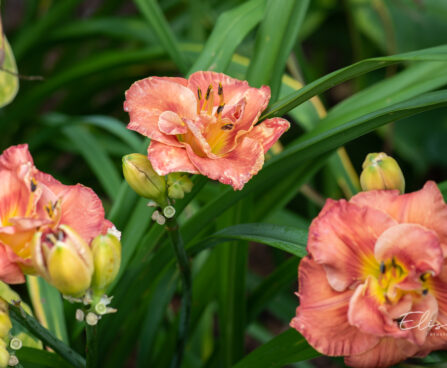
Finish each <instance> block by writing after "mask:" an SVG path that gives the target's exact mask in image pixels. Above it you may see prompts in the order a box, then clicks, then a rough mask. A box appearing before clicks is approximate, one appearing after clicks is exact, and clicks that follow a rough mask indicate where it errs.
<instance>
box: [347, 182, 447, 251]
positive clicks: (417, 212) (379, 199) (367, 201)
mask: <svg viewBox="0 0 447 368" xmlns="http://www.w3.org/2000/svg"><path fill="white" fill-rule="evenodd" d="M350 202H352V203H356V204H358V205H360V206H369V207H374V208H376V209H379V210H381V211H383V212H386V213H388V214H389V215H390V216H391V217H393V218H394V219H396V220H397V221H398V222H400V223H412V224H419V225H422V226H425V227H426V228H428V229H431V230H434V231H436V233H437V234H438V236H439V239H440V241H441V246H442V248H443V252H444V255H446V252H447V226H445V224H446V223H447V205H446V204H445V202H444V198H443V196H442V194H441V192H440V191H439V189H438V187H437V185H436V183H434V182H433V181H428V182H427V183H426V184H425V185H424V187H423V188H422V189H421V190H418V191H416V192H413V193H408V194H402V195H399V192H398V191H397V190H392V191H388V190H380V191H374V190H373V191H368V192H362V193H359V194H357V195H355V196H354V197H352V198H351V200H350Z"/></svg>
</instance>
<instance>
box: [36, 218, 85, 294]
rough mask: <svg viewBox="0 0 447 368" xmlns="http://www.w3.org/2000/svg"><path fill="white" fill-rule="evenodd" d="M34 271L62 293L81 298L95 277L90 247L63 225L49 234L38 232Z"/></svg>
mask: <svg viewBox="0 0 447 368" xmlns="http://www.w3.org/2000/svg"><path fill="white" fill-rule="evenodd" d="M31 252H32V261H33V264H34V267H35V269H36V270H37V271H38V272H39V274H40V275H41V276H42V277H43V278H45V279H46V280H47V281H48V282H49V283H50V284H52V285H53V286H54V287H55V288H56V289H58V290H59V291H60V292H61V293H62V294H65V295H70V296H75V297H76V296H81V295H83V294H84V293H85V291H86V290H87V289H88V288H89V286H90V282H91V279H92V274H93V255H92V252H91V250H90V247H89V246H88V245H87V243H86V242H85V241H84V239H82V238H81V237H80V236H79V235H78V234H77V233H76V232H75V231H74V230H73V229H72V228H70V227H69V226H66V225H61V226H59V228H58V229H57V230H56V231H54V232H50V233H42V232H37V233H36V234H35V235H34V237H33V240H32V245H31Z"/></svg>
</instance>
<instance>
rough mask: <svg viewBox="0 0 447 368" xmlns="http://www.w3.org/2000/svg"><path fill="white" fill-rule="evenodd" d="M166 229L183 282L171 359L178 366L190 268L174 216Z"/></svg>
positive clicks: (185, 323) (185, 324)
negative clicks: (175, 347) (175, 339)
mask: <svg viewBox="0 0 447 368" xmlns="http://www.w3.org/2000/svg"><path fill="white" fill-rule="evenodd" d="M167 230H168V234H169V239H170V241H171V244H172V247H173V248H174V252H175V256H176V258H177V263H178V266H179V270H180V276H181V278H182V284H183V296H182V306H181V309H180V319H179V328H178V334H177V349H176V353H175V355H174V357H173V359H172V361H171V368H179V367H180V366H181V363H182V358H183V351H184V349H185V344H186V338H187V335H188V324H189V316H190V311H191V290H192V286H191V284H192V282H191V270H190V266H189V260H188V256H187V255H186V251H185V247H184V244H183V239H182V236H181V234H180V231H179V227H178V223H177V220H176V219H175V217H173V218H171V219H168V221H167Z"/></svg>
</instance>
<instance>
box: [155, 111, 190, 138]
mask: <svg viewBox="0 0 447 368" xmlns="http://www.w3.org/2000/svg"><path fill="white" fill-rule="evenodd" d="M158 127H159V128H160V131H161V132H162V133H164V134H168V135H176V134H185V133H186V132H187V131H188V128H187V126H186V124H185V123H184V122H183V121H182V118H181V117H180V116H178V114H176V113H175V112H172V111H164V112H163V113H161V114H160V117H159V119H158Z"/></svg>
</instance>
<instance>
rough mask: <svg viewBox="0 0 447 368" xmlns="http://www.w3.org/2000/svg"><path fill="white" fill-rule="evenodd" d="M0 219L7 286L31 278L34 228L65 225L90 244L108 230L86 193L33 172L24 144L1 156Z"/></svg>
mask: <svg viewBox="0 0 447 368" xmlns="http://www.w3.org/2000/svg"><path fill="white" fill-rule="evenodd" d="M0 220H1V224H0V280H2V281H4V282H7V283H11V284H13V283H21V282H24V281H25V277H24V273H33V268H32V262H31V249H30V243H31V239H32V237H33V235H34V233H35V232H36V231H37V230H38V229H39V230H41V231H45V229H55V228H57V227H58V226H59V225H61V224H65V225H69V226H70V227H72V228H73V229H74V230H76V231H77V232H78V234H79V235H80V236H81V237H83V238H84V240H85V241H86V242H87V243H90V241H91V240H92V239H93V238H94V237H95V236H97V235H99V234H100V233H104V232H106V231H107V229H108V228H110V227H111V226H112V224H111V223H110V222H109V221H107V220H105V218H104V209H103V207H102V203H101V201H100V199H99V198H98V196H97V195H96V194H95V193H94V192H93V191H92V190H91V189H90V188H87V187H84V186H83V185H81V184H77V185H64V184H62V183H60V182H59V181H57V180H56V179H54V178H53V177H52V176H51V175H48V174H45V173H43V172H41V171H39V170H37V169H36V167H35V166H34V162H33V159H32V157H31V154H30V153H29V151H28V146H27V145H25V144H24V145H18V146H12V147H10V148H8V149H7V150H5V151H4V152H3V153H2V154H1V155H0Z"/></svg>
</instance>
